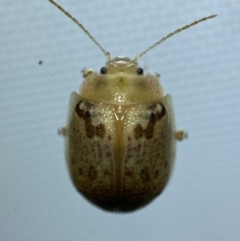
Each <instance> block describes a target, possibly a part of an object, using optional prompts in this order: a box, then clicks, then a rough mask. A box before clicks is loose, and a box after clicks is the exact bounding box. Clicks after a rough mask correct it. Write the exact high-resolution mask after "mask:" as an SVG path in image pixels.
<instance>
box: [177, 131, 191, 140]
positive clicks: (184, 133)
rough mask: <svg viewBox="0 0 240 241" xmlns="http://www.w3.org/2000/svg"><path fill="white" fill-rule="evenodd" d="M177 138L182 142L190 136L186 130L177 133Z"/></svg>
mask: <svg viewBox="0 0 240 241" xmlns="http://www.w3.org/2000/svg"><path fill="white" fill-rule="evenodd" d="M175 137H176V139H177V140H178V141H182V140H183V139H186V138H187V137H188V134H187V132H185V131H184V130H178V131H176V132H175Z"/></svg>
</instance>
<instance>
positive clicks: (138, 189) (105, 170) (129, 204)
mask: <svg viewBox="0 0 240 241" xmlns="http://www.w3.org/2000/svg"><path fill="white" fill-rule="evenodd" d="M48 1H49V2H50V3H52V4H53V5H54V6H56V7H57V8H58V9H59V10H60V11H61V12H63V13H64V14H65V15H66V16H67V17H68V18H70V19H71V20H72V21H73V22H74V23H75V24H77V25H78V27H79V28H80V29H82V30H83V31H84V33H85V34H86V35H87V36H88V37H89V38H90V39H91V40H92V41H93V42H94V43H95V44H96V46H98V48H99V49H100V50H101V51H102V52H103V53H104V55H105V56H106V58H107V63H106V66H105V67H102V68H101V70H100V73H97V72H94V71H93V70H91V69H84V70H83V71H82V72H83V77H84V81H83V83H82V85H81V87H80V91H79V93H78V94H77V93H76V92H73V93H72V94H71V99H70V104H69V111H68V121H67V126H66V127H63V128H62V129H61V130H60V131H59V133H60V134H62V135H63V136H64V137H65V153H66V160H67V165H68V168H69V173H70V176H71V179H72V181H73V184H74V186H75V187H76V189H77V190H78V191H79V192H80V193H81V194H82V195H83V196H85V197H86V198H87V199H88V200H89V201H90V202H92V203H93V204H95V205H97V206H99V207H100V208H102V209H105V210H108V211H116V212H117V211H118V212H130V211H134V210H136V209H138V208H141V207H143V206H145V205H146V204H148V203H149V202H151V201H152V200H153V199H154V198H155V197H156V196H158V195H159V194H160V193H161V192H162V191H163V190H164V188H165V186H166V184H167V182H168V181H169V178H170V176H171V173H172V169H173V166H174V160H175V153H176V140H182V139H183V138H185V137H187V135H186V133H185V132H184V131H182V130H180V131H176V130H175V121H174V113H173V106H172V98H171V96H170V95H164V93H163V88H162V86H161V85H160V83H159V75H158V74H155V75H152V74H149V73H148V74H146V75H145V74H144V73H143V72H144V71H143V69H142V68H139V67H138V60H139V59H140V58H141V57H142V56H143V55H144V54H146V53H147V52H148V51H150V50H152V49H153V48H155V47H156V46H158V45H159V44H161V43H162V42H164V41H166V40H167V39H169V38H171V37H172V36H174V35H175V34H178V33H180V32H181V31H183V30H185V29H188V28H190V27H192V26H194V25H196V24H198V23H201V22H203V21H206V20H208V19H212V18H215V17H216V16H217V15H210V16H208V17H204V18H201V19H199V20H197V21H194V22H192V23H190V24H188V25H185V26H184V27H182V28H179V29H177V30H175V31H174V32H172V33H170V34H168V35H167V36H165V37H163V38H161V39H160V40H159V41H157V42H156V43H154V44H153V45H151V46H150V47H148V48H147V49H146V50H144V51H143V52H141V53H140V54H138V55H137V56H136V57H135V59H134V60H130V59H129V58H125V57H117V58H115V59H111V58H110V54H109V52H107V51H106V50H105V49H104V48H103V47H102V46H101V45H100V44H99V43H98V42H97V41H96V39H95V38H94V37H93V36H92V35H91V34H90V33H89V32H88V30H87V29H86V28H85V27H84V26H83V25H82V24H81V23H80V22H78V21H77V20H76V19H75V18H74V17H73V16H71V14H69V13H68V12H67V11H66V10H64V9H63V8H62V7H61V6H60V5H58V4H57V3H56V2H55V1H54V0H48Z"/></svg>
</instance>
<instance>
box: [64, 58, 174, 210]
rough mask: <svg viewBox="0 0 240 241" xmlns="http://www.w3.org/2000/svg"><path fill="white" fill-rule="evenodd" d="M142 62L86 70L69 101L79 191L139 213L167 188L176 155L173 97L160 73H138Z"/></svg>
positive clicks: (72, 167)
mask: <svg viewBox="0 0 240 241" xmlns="http://www.w3.org/2000/svg"><path fill="white" fill-rule="evenodd" d="M137 68H138V66H137V64H136V63H134V62H133V61H131V60H129V59H127V58H116V59H113V60H111V61H109V62H108V63H107V65H106V69H107V73H106V74H99V73H96V72H92V71H91V70H84V71H83V74H84V76H85V80H84V81H83V84H82V86H81V87H80V93H79V94H77V93H75V92H73V93H72V94H71V100H70V105H69V114H68V122H67V128H66V129H65V138H66V159H67V163H68V166H69V172H70V176H71V178H72V181H73V184H74V185H75V187H76V189H77V190H78V191H79V192H80V193H82V194H83V195H84V196H85V197H86V198H87V199H88V200H90V201H91V202H92V203H94V204H96V205H98V206H99V207H101V208H103V209H106V210H111V211H133V210H135V209H137V208H139V207H141V206H144V205H146V204H147V203H149V202H150V201H152V200H153V199H154V198H155V197H156V196H157V195H159V194H160V193H161V192H162V191H163V189H164V187H165V186H166V184H167V182H168V180H169V177H170V175H171V172H172V168H173V165H174V159H175V152H176V151H175V142H176V136H175V123H174V114H173V107H172V100H171V96H170V95H166V96H163V89H162V87H161V85H160V83H159V80H158V75H151V74H146V75H138V74H137Z"/></svg>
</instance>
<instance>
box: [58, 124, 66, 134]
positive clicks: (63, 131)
mask: <svg viewBox="0 0 240 241" xmlns="http://www.w3.org/2000/svg"><path fill="white" fill-rule="evenodd" d="M58 135H60V136H63V137H66V136H67V127H65V126H64V127H62V128H59V129H58Z"/></svg>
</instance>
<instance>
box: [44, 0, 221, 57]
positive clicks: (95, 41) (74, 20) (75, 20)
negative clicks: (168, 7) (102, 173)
mask: <svg viewBox="0 0 240 241" xmlns="http://www.w3.org/2000/svg"><path fill="white" fill-rule="evenodd" d="M48 1H49V2H50V3H52V4H53V5H54V6H56V7H57V8H58V9H59V10H60V11H61V12H63V13H64V14H65V15H66V16H67V17H69V18H70V19H71V20H72V21H73V22H74V23H76V24H77V25H78V27H79V28H81V29H82V30H83V32H84V33H85V34H86V35H87V36H88V37H89V38H90V39H91V40H92V41H93V42H94V43H95V44H96V45H97V46H98V47H99V48H100V49H101V51H102V52H103V53H104V55H105V56H106V58H107V61H110V60H111V58H110V53H109V52H108V51H106V50H105V49H104V48H103V47H102V46H101V45H100V44H99V43H98V42H97V40H96V39H95V38H94V37H93V36H92V35H91V34H90V33H89V32H88V31H87V29H86V28H85V27H84V26H83V25H82V24H81V23H80V22H78V21H77V19H75V18H74V17H73V16H72V15H71V14H70V13H68V12H67V11H65V10H64V9H63V8H62V7H61V6H60V5H58V4H57V3H56V2H55V1H53V0H48ZM216 16H217V15H216V14H214V15H211V16H208V17H205V18H201V19H199V20H197V21H195V22H192V23H190V24H188V25H186V26H184V27H182V28H179V29H177V30H175V31H174V32H172V33H170V34H168V35H167V36H165V37H164V38H162V39H160V40H159V41H157V42H156V43H155V44H153V45H152V46H150V47H149V48H147V49H146V50H145V51H143V52H142V53H140V54H137V55H136V57H135V59H134V60H133V61H134V62H138V60H139V59H140V58H141V57H142V56H143V55H144V54H146V53H147V52H148V51H150V50H151V49H153V48H155V47H156V46H158V45H159V44H161V43H162V42H164V41H165V40H167V39H169V38H171V37H172V36H173V35H175V34H177V33H180V32H182V31H183V30H185V29H188V28H190V27H192V26H194V25H196V24H198V23H200V22H203V21H206V20H208V19H211V18H215V17H216Z"/></svg>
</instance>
